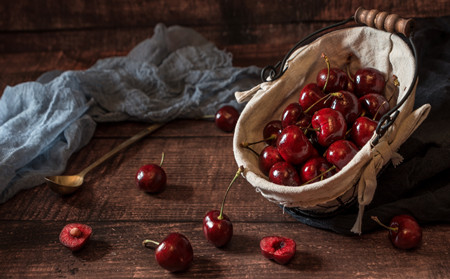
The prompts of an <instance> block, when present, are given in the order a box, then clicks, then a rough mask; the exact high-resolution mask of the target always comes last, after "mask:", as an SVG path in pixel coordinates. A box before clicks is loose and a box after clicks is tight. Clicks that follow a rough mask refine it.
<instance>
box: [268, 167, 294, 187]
mask: <svg viewBox="0 0 450 279" xmlns="http://www.w3.org/2000/svg"><path fill="white" fill-rule="evenodd" d="M269 181H270V182H272V183H275V184H278V185H284V186H298V185H300V184H301V180H300V176H299V175H298V172H297V170H296V169H295V167H294V166H292V165H291V164H289V163H288V162H278V163H275V164H274V165H273V166H272V168H270V171H269Z"/></svg>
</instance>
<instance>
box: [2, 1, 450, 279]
mask: <svg viewBox="0 0 450 279" xmlns="http://www.w3.org/2000/svg"><path fill="white" fill-rule="evenodd" d="M16 2H17V1H16ZM35 2H36V3H38V2H39V5H44V6H45V7H47V8H49V9H54V10H55V11H56V9H58V11H59V12H60V13H59V16H58V17H57V18H53V19H50V18H49V17H46V16H44V17H42V18H43V19H42V22H40V23H39V24H40V25H39V24H38V23H37V22H36V21H33V20H31V18H33V16H34V15H36V14H39V13H38V12H37V11H39V10H41V11H42V9H41V8H40V7H41V6H38V4H36V6H35V7H30V8H29V9H26V8H25V4H23V3H22V1H18V4H17V5H16V6H15V5H10V7H9V9H10V10H11V13H12V14H15V15H16V17H10V20H9V21H2V20H0V28H1V30H0V41H1V42H2V43H0V52H1V53H2V55H1V56H0V85H1V91H0V92H3V90H4V88H5V87H6V86H8V85H15V84H18V83H20V82H24V81H29V80H34V79H36V78H37V77H38V76H39V75H40V74H42V73H44V72H46V71H48V70H53V69H60V70H69V69H86V68H88V67H89V66H91V65H92V64H93V63H95V61H96V60H97V59H99V58H101V57H108V56H112V55H123V54H126V53H127V51H129V50H130V49H131V48H132V47H133V46H134V45H135V44H137V43H138V42H139V41H141V40H143V39H145V38H146V37H148V36H150V35H151V30H152V28H151V26H154V24H155V23H156V21H164V17H167V18H170V20H168V23H169V24H171V23H179V24H182V23H187V22H191V26H193V27H198V29H199V30H200V32H202V33H203V34H205V36H206V37H207V38H208V39H210V40H212V41H213V42H215V43H216V44H218V45H219V46H220V47H222V48H226V49H227V50H229V51H231V52H232V53H233V55H234V58H235V59H234V61H235V63H236V65H239V66H249V65H257V66H260V67H262V66H265V65H267V64H270V63H274V62H275V61H278V60H279V59H280V57H282V56H283V55H284V53H285V52H286V51H287V50H288V49H289V48H290V47H291V46H292V45H293V44H294V43H295V42H296V41H297V39H298V36H304V35H306V34H308V33H309V32H310V31H313V30H316V29H317V28H320V27H323V26H325V25H327V24H328V23H329V22H328V19H330V20H331V21H333V20H334V21H335V20H338V19H342V17H340V14H341V13H343V12H344V8H339V7H337V6H339V5H338V4H337V3H334V2H333V1H330V2H333V3H334V4H335V5H332V3H331V4H330V6H329V9H328V10H327V11H328V12H326V14H322V15H321V14H318V13H313V14H311V13H309V14H307V18H306V19H304V18H302V19H301V20H299V19H298V17H299V15H297V14H294V13H293V12H292V13H291V12H289V11H287V10H286V9H281V8H279V7H278V8H277V10H276V11H278V12H279V11H284V12H285V14H284V16H282V15H278V16H276V17H272V18H271V19H272V20H273V21H274V22H275V23H270V22H266V21H264V20H263V18H264V17H265V16H267V13H268V11H269V10H270V9H269V7H264V8H265V9H264V10H265V11H266V12H262V11H261V10H259V9H257V10H256V14H255V18H253V19H251V20H253V21H252V22H250V23H249V22H248V21H246V19H247V17H246V16H244V14H245V13H249V8H248V6H250V4H251V3H250V2H252V1H244V4H245V5H243V6H241V4H242V3H241V1H229V2H230V3H229V4H230V5H229V6H227V7H225V6H221V7H215V6H214V7H212V6H211V5H212V4H209V1H199V2H201V3H203V2H205V3H203V4H201V3H200V4H199V3H191V4H192V5H194V4H195V5H197V6H198V7H199V10H198V13H197V14H194V13H193V12H192V9H187V10H186V11H190V12H187V13H186V14H184V16H182V17H181V18H180V19H179V22H176V19H174V15H173V13H174V11H173V10H170V9H169V8H165V9H159V10H156V6H155V5H153V4H148V3H147V4H142V5H143V6H139V5H125V8H124V9H119V8H117V7H116V8H113V7H112V6H113V5H111V6H109V4H108V5H106V4H105V3H106V2H105V3H103V2H104V1H96V2H95V3H96V4H95V5H98V7H96V11H97V12H95V15H97V16H98V17H99V18H102V19H103V20H104V22H103V24H104V25H101V24H100V25H95V24H98V22H94V21H93V19H89V20H88V19H87V18H88V16H89V18H91V17H92V16H94V15H93V14H92V12H90V13H88V14H86V13H84V14H83V13H81V14H82V15H81V16H80V17H76V16H73V14H76V13H77V11H79V9H76V7H77V6H78V7H79V8H80V7H82V6H83V5H82V3H81V2H83V1H75V2H77V5H75V6H74V7H65V6H64V7H62V6H58V4H57V3H54V4H55V6H54V7H51V5H50V4H45V3H47V2H45V1H35ZM50 2H53V1H50ZM115 2H117V3H115V4H117V5H119V2H121V1H115ZM172 2H175V1H169V3H172ZM188 2H189V3H190V2H192V1H188ZM193 2H195V1H193ZM289 2H295V1H289ZM311 2H314V1H311ZM346 2H349V3H350V2H352V7H351V8H352V10H354V9H353V8H355V7H353V4H354V3H353V1H346ZM375 2H376V3H378V2H379V3H382V1H375ZM425 2H426V1H417V3H416V4H417V5H416V6H414V7H412V6H411V7H410V6H407V7H406V15H410V16H423V17H427V16H440V15H445V13H447V14H448V13H449V12H450V10H449V7H448V3H446V1H438V3H437V4H436V5H434V4H433V5H428V4H426V3H425ZM33 3H34V2H33ZM102 3H103V4H102ZM238 3H239V5H238ZM299 3H300V2H299ZM299 3H297V4H299ZM122 4H123V3H122ZM172 4H173V3H172ZM294 4H295V3H290V5H293V6H295V5H294ZM33 5H35V4H33ZM180 5H181V4H180ZM186 5H187V4H186ZM305 5H310V6H311V7H309V8H311V10H314V9H313V8H318V7H316V6H314V5H316V4H305ZM349 5H350V4H349ZM439 5H440V7H441V9H440V8H439ZM174 6H176V5H174ZM263 6H264V5H263ZM356 6H358V5H356ZM379 6H380V7H379V8H380V9H382V8H389V7H383V6H382V5H381V4H380V5H379ZM158 7H159V6H158ZM201 7H203V8H201ZM208 7H209V8H208ZM239 7H244V8H245V7H247V8H246V9H247V10H245V9H244V10H245V11H244V10H242V9H239ZM417 7H422V9H419V8H417ZM185 8H186V7H184V8H183V7H181V6H180V7H178V8H177V9H178V10H177V11H179V10H185ZM304 8H305V9H306V8H308V7H304ZM391 8H392V7H391ZM80 9H81V8H80ZM145 9H149V10H151V11H153V12H152V14H154V15H155V16H156V15H157V16H156V17H155V19H152V21H151V22H149V23H147V22H146V23H145V25H140V26H139V27H137V26H132V24H134V23H132V20H131V18H130V17H126V16H123V18H124V21H123V22H122V25H121V26H118V24H117V23H116V22H115V21H114V20H112V19H110V18H109V17H108V15H109V14H108V12H109V13H113V14H114V16H115V17H116V18H117V17H120V15H124V13H130V12H133V13H134V19H135V20H136V21H137V22H138V23H136V24H137V25H139V24H142V23H143V22H145V19H148V17H147V16H146V15H144V14H143V12H142V10H145ZM216 9H218V10H221V11H226V13H225V12H223V14H222V15H221V17H220V18H218V17H216V16H214V15H211V14H209V13H211V11H215V10H216ZM348 9H349V8H348V7H347V8H345V11H347V10H348ZM44 10H45V9H44ZM288 10H289V9H288ZM308 10H309V9H308ZM400 10H401V9H400V8H397V10H395V7H394V11H395V12H400ZM442 10H443V11H442ZM20 11H21V12H23V13H24V16H23V17H20V16H17V15H18V14H20ZM158 11H159V12H158ZM44 15H45V14H44ZM41 16H42V15H41ZM290 17H291V18H292V17H294V18H297V21H298V22H287V21H288V19H289V18H290ZM189 20H190V21H189ZM239 20H240V21H242V22H244V23H243V25H239V24H238V21H239ZM153 21H155V22H153ZM208 21H210V22H212V24H211V25H208V24H205V22H208ZM78 26H81V27H78ZM239 26H241V27H242V28H239ZM262 30H265V31H266V32H267V33H264V32H263V31H262ZM280 32H282V34H284V35H283V36H279V34H280ZM292 33H295V34H297V35H295V36H286V34H292ZM277 34H278V36H276V35H277ZM271 38H279V39H273V40H272V39H271ZM5 42H8V43H5ZM0 96H1V93H0ZM147 125H148V124H147V123H137V122H119V123H103V124H99V125H98V126H97V129H96V131H95V134H94V137H93V138H92V140H91V141H90V142H89V143H88V144H87V145H86V146H85V147H84V148H82V149H81V150H80V151H78V152H77V153H75V154H74V155H73V156H72V157H71V158H70V160H69V162H68V167H67V169H66V171H65V173H66V174H75V173H78V172H79V171H81V170H82V169H83V168H85V167H86V166H88V165H89V164H91V163H92V162H94V161H95V160H96V159H98V158H99V157H101V156H102V155H103V154H105V153H107V152H108V151H109V150H111V149H112V148H114V147H115V146H117V145H118V144H120V143H121V142H123V141H124V140H126V139H127V138H129V137H131V136H132V135H134V134H136V133H137V132H139V131H140V130H142V129H143V128H145V127H146V126H147ZM232 140H233V134H232V133H225V132H222V131H221V130H219V129H217V128H216V127H215V126H214V123H213V122H212V121H208V120H184V119H179V120H175V121H172V122H170V123H168V124H166V125H165V126H163V127H162V128H160V129H158V130H157V131H155V132H154V133H152V134H151V135H149V136H147V137H145V138H143V139H142V140H140V141H139V142H137V143H135V144H134V145H132V146H130V147H128V148H126V149H124V150H123V151H122V152H120V153H118V154H117V155H116V156H114V157H113V158H111V159H110V160H108V161H107V162H105V163H104V164H102V165H100V166H99V167H97V168H96V169H95V170H94V171H92V172H90V173H89V174H88V175H87V176H86V179H85V184H84V185H83V187H82V188H81V189H80V190H79V191H77V192H75V193H74V194H73V195H70V196H60V195H58V194H55V193H54V192H52V191H51V190H50V189H49V188H48V187H47V186H46V185H45V184H42V185H40V186H37V187H35V188H32V189H30V190H26V191H22V192H20V193H19V194H17V195H16V196H14V197H13V198H12V199H10V200H9V201H7V202H6V203H4V204H0V258H1V260H0V270H1V272H0V273H1V275H0V277H2V278H29V277H33V278H35V277H37V278H39V277H45V278H61V277H62V278H66V277H74V278H131V277H133V278H134V277H140V278H165V277H186V278H211V277H216V278H297V277H299V276H301V277H303V278H448V277H449V276H450V268H449V259H450V255H449V251H450V238H449V235H450V225H449V224H432V225H427V226H424V227H423V242H422V245H421V246H420V247H419V248H418V249H415V250H412V251H405V250H399V249H395V248H394V247H393V246H392V244H391V243H390V241H389V239H388V237H387V232H386V231H385V230H382V229H380V230H379V231H376V232H373V233H369V234H363V235H361V236H359V235H354V236H343V235H339V234H336V233H333V232H329V231H325V230H320V229H317V228H313V227H310V226H307V225H305V224H302V223H300V222H298V221H296V220H295V219H293V218H292V217H290V216H289V215H288V214H285V213H283V211H282V209H281V208H280V207H279V206H278V205H276V204H273V203H271V202H269V201H268V200H266V199H265V198H263V197H262V196H261V195H260V194H259V193H257V192H256V191H255V190H254V188H253V187H252V186H251V185H250V184H249V183H248V182H246V181H245V180H244V179H243V178H238V179H237V181H236V182H235V185H234V186H233V188H232V189H231V191H230V193H229V195H228V198H227V201H226V205H225V212H226V214H227V215H228V216H229V217H230V219H231V220H232V222H233V224H234V236H233V238H232V240H231V242H230V243H229V244H228V245H226V246H225V247H223V248H216V247H214V246H213V245H211V244H209V243H208V242H207V241H206V240H205V237H204V235H203V231H202V219H203V217H204V215H205V214H206V213H207V212H208V211H209V210H212V209H219V207H220V203H221V202H222V198H223V195H224V192H225V190H226V187H227V186H228V184H229V182H230V181H231V179H232V178H233V177H234V175H235V173H236V171H237V165H236V163H235V160H234V156H233V150H232ZM161 152H164V154H165V158H164V169H165V170H166V173H167V177H168V185H167V189H166V190H165V191H164V192H162V193H159V194H146V193H144V192H142V191H140V190H139V189H137V187H136V185H135V182H134V178H135V174H136V172H137V170H138V169H139V167H140V166H142V165H143V164H148V163H159V161H160V158H161ZM72 222H77V223H84V224H87V225H89V226H91V227H92V229H93V234H92V237H91V239H90V241H89V242H88V244H87V246H86V247H84V248H83V249H82V250H80V251H78V252H71V251H69V250H68V249H66V248H65V247H64V246H62V245H61V244H60V242H59V240H58V236H59V233H60V231H61V229H62V228H63V227H64V225H66V224H68V223H72ZM171 232H179V233H182V234H184V235H185V236H186V237H187V238H188V239H189V240H190V241H191V243H192V246H193V250H194V260H193V263H192V265H191V267H190V268H189V269H188V270H187V271H186V272H183V273H176V274H173V273H169V272H168V271H166V270H164V269H162V268H160V267H159V266H158V264H157V262H156V260H155V257H154V250H153V249H151V248H145V247H143V246H142V241H143V240H144V239H147V238H151V239H154V240H162V239H163V238H164V237H165V236H166V235H168V234H169V233H171ZM268 235H282V236H286V237H289V238H292V239H294V240H295V241H296V242H297V250H296V255H295V257H294V258H293V259H292V260H291V261H290V262H289V263H288V264H287V265H280V264H277V263H275V262H273V261H269V260H267V259H266V258H264V257H263V256H262V255H261V252H260V249H259V242H260V240H261V238H262V237H264V236H268Z"/></svg>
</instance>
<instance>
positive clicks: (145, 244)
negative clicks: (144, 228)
mask: <svg viewBox="0 0 450 279" xmlns="http://www.w3.org/2000/svg"><path fill="white" fill-rule="evenodd" d="M147 244H153V246H159V242H157V241H154V240H151V239H146V240H144V241H142V246H144V247H148V245H147Z"/></svg>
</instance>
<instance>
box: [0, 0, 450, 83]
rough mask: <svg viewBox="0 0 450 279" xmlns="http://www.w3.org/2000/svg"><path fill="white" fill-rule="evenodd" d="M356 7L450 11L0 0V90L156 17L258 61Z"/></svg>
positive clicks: (193, 1)
mask: <svg viewBox="0 0 450 279" xmlns="http://www.w3.org/2000/svg"><path fill="white" fill-rule="evenodd" d="M359 6H363V7H365V8H370V9H372V8H375V9H378V10H383V11H389V12H392V13H398V14H400V15H401V16H403V17H417V18H422V17H432V16H445V15H450V2H449V1H448V0H433V1H431V0H417V1H401V0H393V1H385V0H359V1H358V0H306V1H303V0H285V1H274V0H272V1H257V0H223V1H211V0H183V1H179V0H161V1H130V0H127V1H125V0H72V1H60V0H33V1H27V0H13V1H11V0H1V1H0V15H1V16H0V54H1V56H0V63H2V65H4V64H5V62H6V61H8V63H9V61H12V62H10V64H11V67H10V68H9V69H2V70H1V71H0V73H1V74H2V76H1V77H0V84H1V89H2V90H1V92H2V91H3V88H4V86H5V85H11V84H14V83H17V82H20V81H23V80H27V79H34V78H36V75H37V73H36V72H33V74H31V73H30V66H32V65H39V69H40V70H41V71H46V70H51V69H55V68H62V69H83V68H86V67H89V66H90V65H92V64H93V63H94V62H95V61H96V60H97V59H98V58H101V57H107V56H112V55H124V54H126V53H127V52H128V51H129V50H130V49H131V48H133V46H135V45H136V44H137V43H139V42H140V41H142V40H144V39H145V38H147V37H150V36H151V35H152V32H153V28H154V26H155V25H156V24H157V23H164V24H166V25H168V26H170V25H175V24H176V25H183V26H188V27H193V28H195V29H196V30H197V31H199V32H200V33H202V34H203V35H204V36H205V37H206V38H207V39H209V40H211V41H213V42H214V43H215V44H216V45H217V46H218V47H219V48H221V49H226V50H228V51H230V52H231V53H232V54H233V57H234V61H235V64H236V65H238V66H246V65H257V66H266V65H268V64H273V63H274V62H276V61H278V60H276V61H274V59H280V57H282V56H283V55H284V54H285V53H286V52H287V51H288V50H289V49H290V48H291V46H293V45H294V44H295V43H296V42H297V41H298V40H299V39H300V38H302V37H304V36H305V35H307V34H309V33H311V32H312V31H314V30H317V29H319V28H321V27H324V26H326V25H329V24H330V23H332V22H336V21H339V20H342V19H345V18H348V17H349V16H351V15H352V14H353V13H354V11H355V10H356V9H357V8H358V7H359ZM19 53H20V56H18V55H17V54H19ZM24 53H25V54H24ZM19 57H20V58H19ZM21 65H25V66H26V67H24V68H26V69H28V70H27V71H28V73H27V72H21V71H20V67H21ZM31 70H32V68H31Z"/></svg>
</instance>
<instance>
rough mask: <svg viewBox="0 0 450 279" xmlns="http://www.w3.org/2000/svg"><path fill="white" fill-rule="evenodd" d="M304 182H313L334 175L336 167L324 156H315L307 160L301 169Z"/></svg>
mask: <svg viewBox="0 0 450 279" xmlns="http://www.w3.org/2000/svg"><path fill="white" fill-rule="evenodd" d="M299 173H300V177H301V179H302V183H313V182H316V181H319V180H323V179H325V178H328V177H331V176H333V174H335V173H336V170H335V168H334V167H333V165H332V164H330V163H329V162H328V161H327V160H325V158H323V157H314V158H311V159H309V160H308V161H306V162H305V163H304V164H303V166H302V167H301V168H300V170H299Z"/></svg>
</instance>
